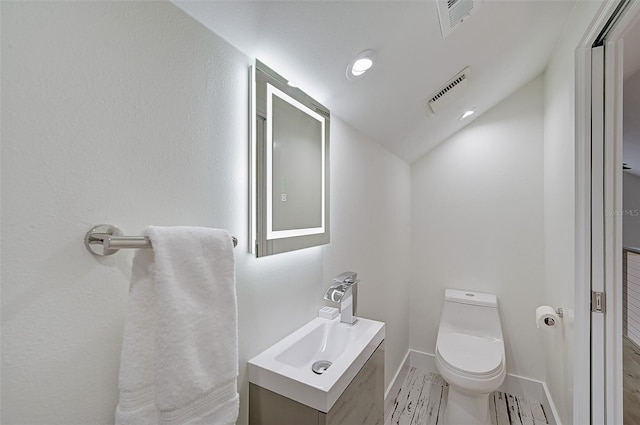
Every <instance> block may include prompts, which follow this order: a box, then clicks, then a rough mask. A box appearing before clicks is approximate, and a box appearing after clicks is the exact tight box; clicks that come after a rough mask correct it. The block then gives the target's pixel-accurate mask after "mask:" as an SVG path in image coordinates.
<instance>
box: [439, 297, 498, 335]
mask: <svg viewBox="0 0 640 425" xmlns="http://www.w3.org/2000/svg"><path fill="white" fill-rule="evenodd" d="M444 301H445V302H444V305H443V306H442V314H441V316H440V326H439V332H443V331H444V332H461V333H469V334H473V335H477V336H483V337H489V338H496V339H500V340H501V339H503V336H502V324H501V322H500V315H499V313H498V297H497V296H495V295H493V294H484V293H481V292H471V291H459V290H455V289H447V290H446V291H445V295H444Z"/></svg>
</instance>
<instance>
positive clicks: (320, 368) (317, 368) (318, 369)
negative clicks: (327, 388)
mask: <svg viewBox="0 0 640 425" xmlns="http://www.w3.org/2000/svg"><path fill="white" fill-rule="evenodd" d="M329 366H331V362H330V361H328V360H319V361H317V362H315V363H314V364H313V366H311V370H313V373H317V374H318V375H322V374H323V373H324V371H325V370H327V369H329Z"/></svg>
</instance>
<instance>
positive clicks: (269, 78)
mask: <svg viewBox="0 0 640 425" xmlns="http://www.w3.org/2000/svg"><path fill="white" fill-rule="evenodd" d="M250 80H251V81H250V84H251V117H250V122H251V124H252V128H251V132H250V134H251V149H250V151H251V160H250V163H251V176H250V181H251V208H250V211H251V214H250V218H249V220H250V232H249V233H250V238H251V240H250V241H249V247H250V251H251V252H252V253H253V254H255V255H256V256H258V257H262V256H265V255H272V254H278V253H281V252H287V251H293V250H296V249H302V248H308V247H312V246H317V245H323V244H327V243H329V233H330V232H329V123H330V113H329V110H328V109H327V108H326V107H324V106H323V105H321V104H320V103H318V102H316V101H315V100H314V99H313V98H311V97H310V96H308V95H307V94H306V93H304V92H303V91H302V90H300V89H299V88H297V87H292V86H290V85H289V84H288V82H287V80H286V79H284V78H283V77H281V76H280V75H278V74H277V73H276V72H274V71H273V70H271V69H270V68H269V67H267V66H266V65H264V64H263V63H261V62H260V61H256V64H255V66H253V67H252V68H251V78H250Z"/></svg>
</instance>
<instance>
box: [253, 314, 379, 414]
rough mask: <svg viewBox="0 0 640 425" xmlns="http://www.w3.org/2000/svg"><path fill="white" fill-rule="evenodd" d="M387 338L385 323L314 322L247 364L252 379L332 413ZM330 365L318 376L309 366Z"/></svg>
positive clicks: (261, 384)
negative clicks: (345, 391) (351, 383)
mask: <svg viewBox="0 0 640 425" xmlns="http://www.w3.org/2000/svg"><path fill="white" fill-rule="evenodd" d="M383 339H384V323H382V322H377V321H375V320H368V319H362V318H358V321H357V322H356V323H355V324H353V325H348V324H346V323H340V317H337V318H335V319H333V320H328V319H322V318H319V317H318V318H316V319H313V320H312V321H310V322H309V323H307V324H306V325H304V326H303V327H301V328H300V329H298V330H296V331H295V332H293V333H292V334H291V335H289V336H287V337H286V338H284V339H282V340H281V341H279V342H277V343H276V344H274V345H272V346H271V347H269V348H267V349H266V350H265V351H263V352H262V353H260V354H258V355H257V356H255V357H254V358H252V359H251V360H249V381H250V382H252V383H254V384H256V385H259V386H261V387H263V388H266V389H268V390H270V391H273V392H275V393H278V394H280V395H282V396H285V397H287V398H290V399H292V400H295V401H297V402H299V403H302V404H305V405H307V406H310V407H313V408H314V409H317V410H320V411H321V412H325V413H326V412H328V411H329V409H331V407H332V406H333V404H334V403H335V402H336V400H337V399H338V397H340V395H341V394H342V392H343V391H344V390H345V388H347V386H348V385H349V383H350V382H351V381H352V380H353V378H354V377H355V376H356V375H357V373H358V372H359V371H360V368H361V367H362V366H363V365H364V364H365V363H366V361H367V360H368V359H369V357H370V356H371V354H373V352H374V351H375V349H376V348H377V347H378V345H380V343H381V342H382V340H383ZM319 360H328V361H330V362H331V363H332V364H331V366H329V368H328V369H326V371H324V373H322V374H321V375H318V374H316V373H314V372H313V371H312V370H311V366H312V365H313V364H314V363H315V362H316V361H319Z"/></svg>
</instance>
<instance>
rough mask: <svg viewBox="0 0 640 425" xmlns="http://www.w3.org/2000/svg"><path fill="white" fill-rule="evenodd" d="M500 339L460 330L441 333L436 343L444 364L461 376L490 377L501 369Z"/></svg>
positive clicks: (501, 350) (501, 347)
mask: <svg viewBox="0 0 640 425" xmlns="http://www.w3.org/2000/svg"><path fill="white" fill-rule="evenodd" d="M503 349H504V347H503V344H502V341H496V340H491V339H487V338H481V337H478V336H475V335H469V334H465V333H460V332H450V333H442V334H440V335H439V337H438V343H437V344H436V350H437V354H438V355H439V357H440V360H442V362H443V363H444V365H445V366H447V367H448V368H450V369H452V370H453V371H455V372H456V373H459V374H461V375H463V376H469V377H473V378H491V377H493V376H496V375H498V374H499V373H500V372H501V371H502V369H503V368H502V363H503V359H502V353H503Z"/></svg>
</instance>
